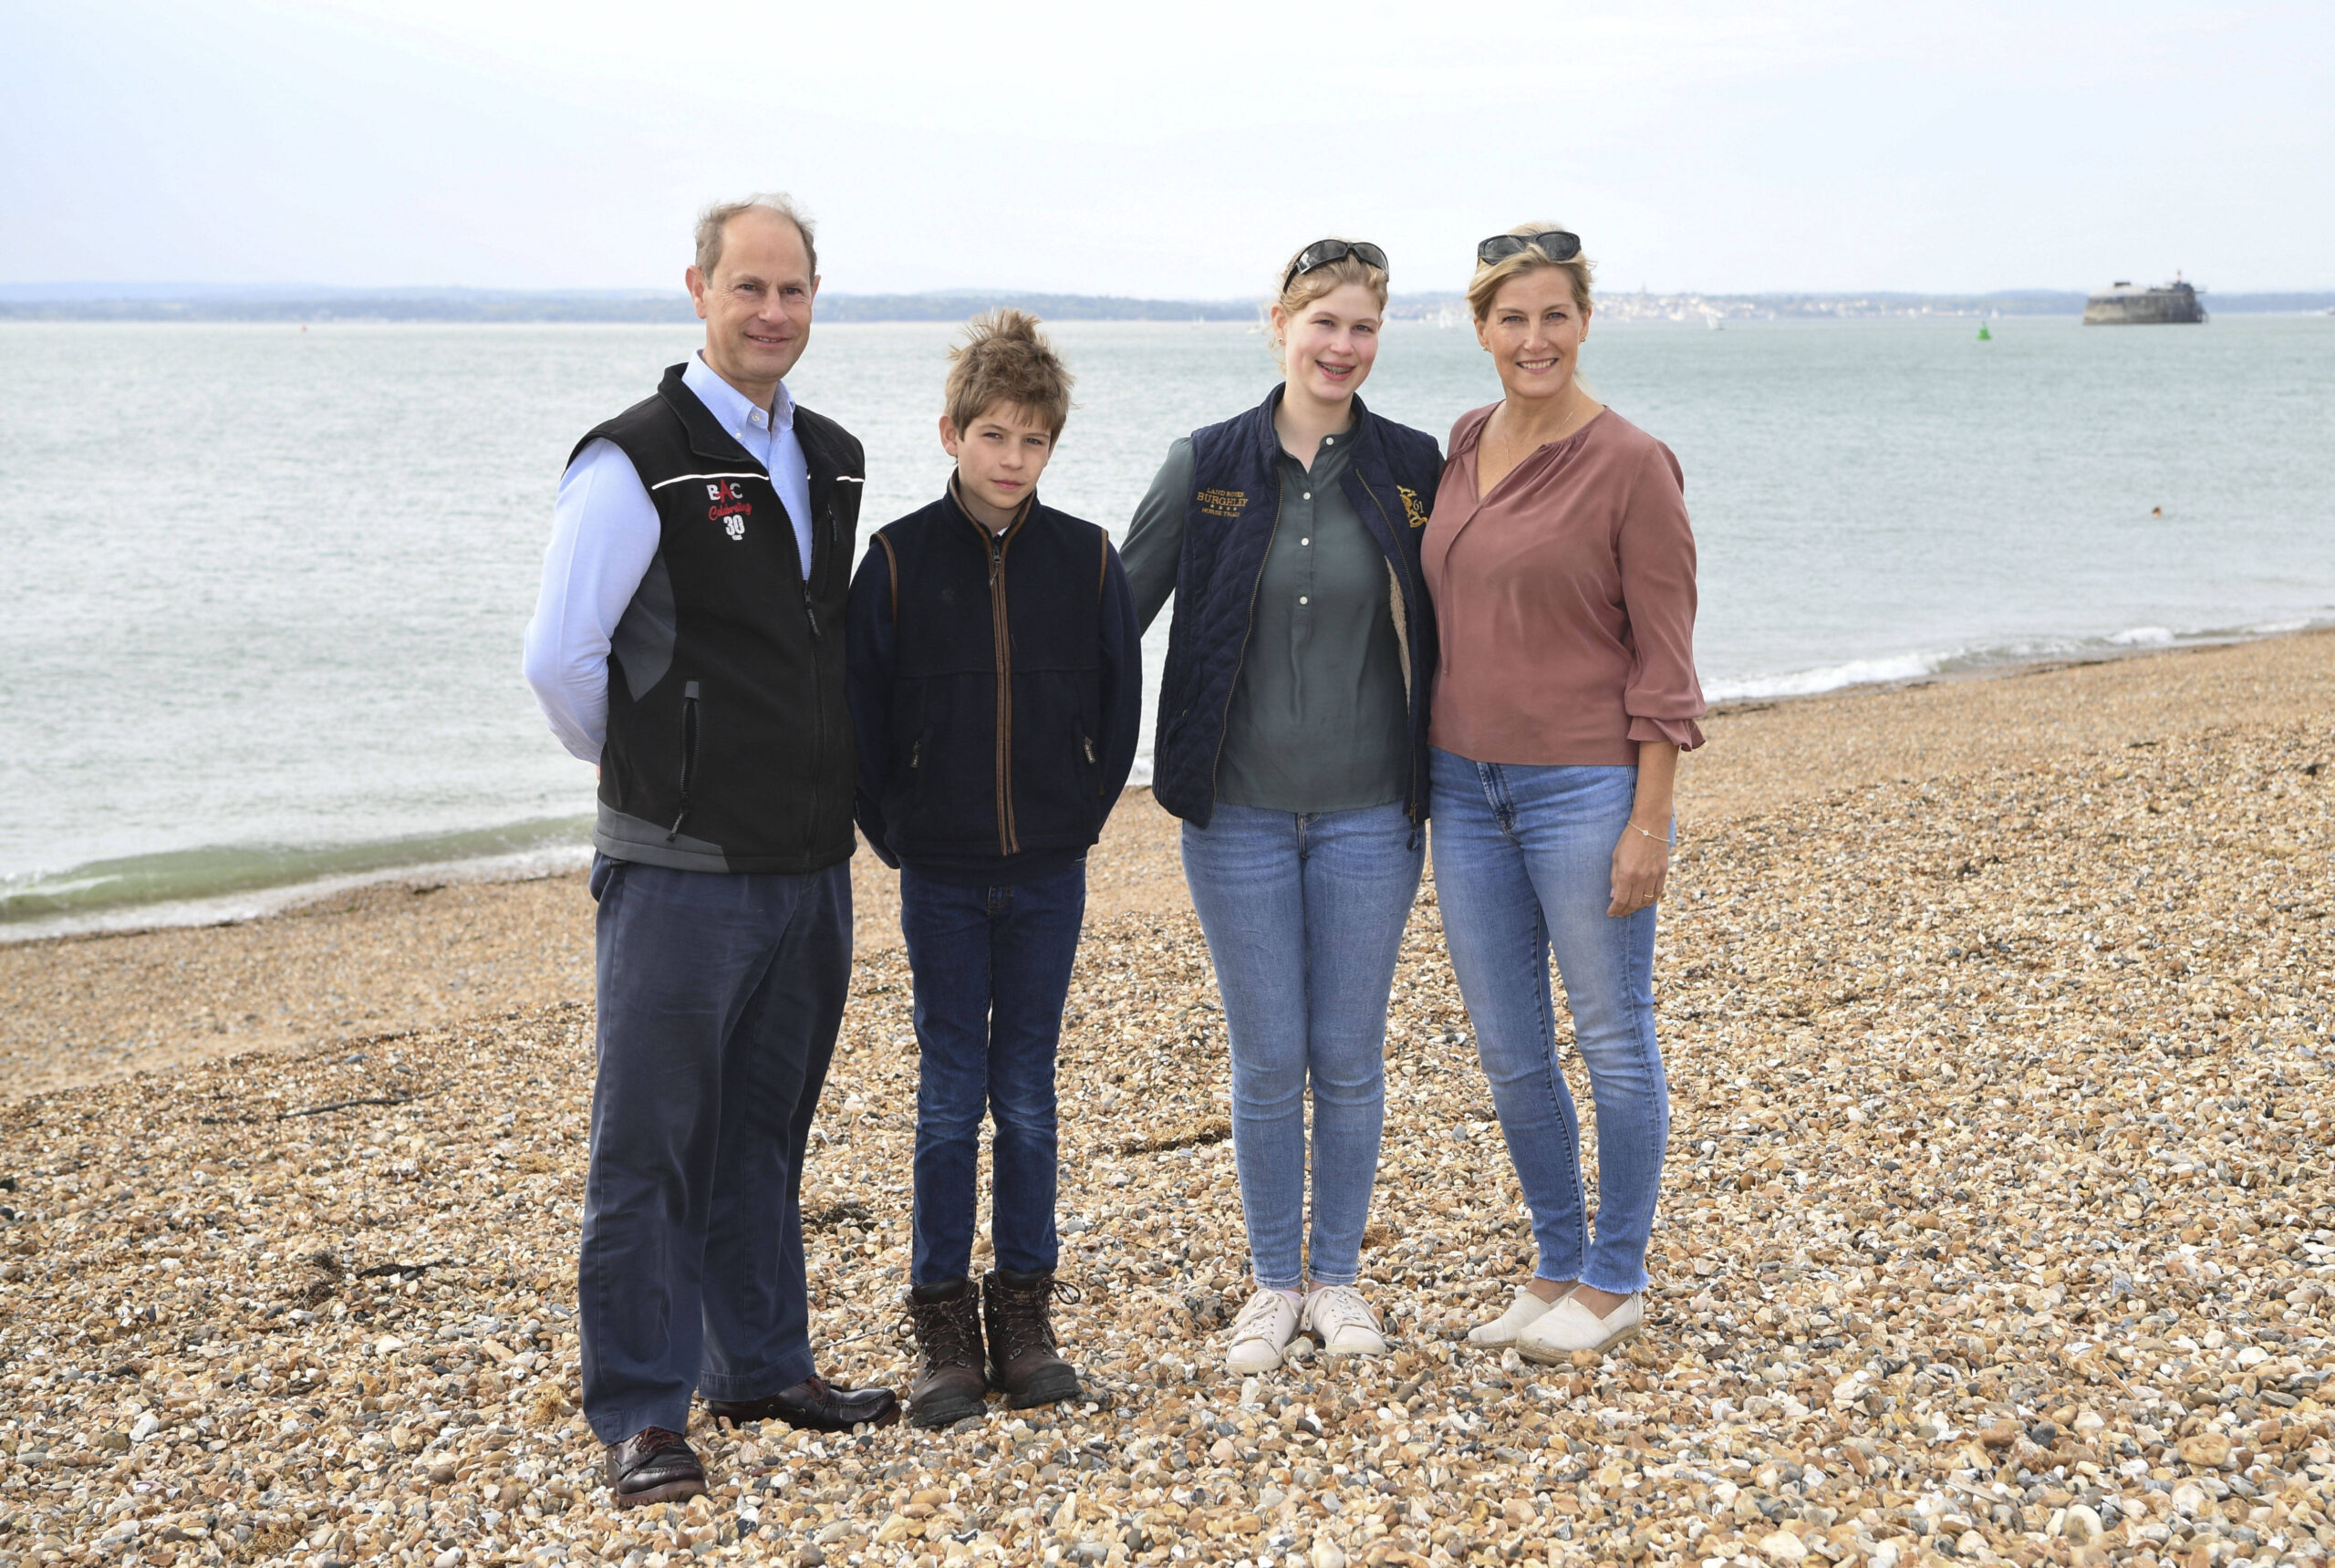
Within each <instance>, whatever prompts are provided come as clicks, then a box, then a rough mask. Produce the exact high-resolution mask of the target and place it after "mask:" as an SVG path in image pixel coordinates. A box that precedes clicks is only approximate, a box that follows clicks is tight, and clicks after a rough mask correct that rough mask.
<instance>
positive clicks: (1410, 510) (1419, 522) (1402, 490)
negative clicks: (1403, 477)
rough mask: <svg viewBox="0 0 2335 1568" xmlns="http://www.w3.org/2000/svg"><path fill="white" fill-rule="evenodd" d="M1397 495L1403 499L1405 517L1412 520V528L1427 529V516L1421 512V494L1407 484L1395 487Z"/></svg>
mask: <svg viewBox="0 0 2335 1568" xmlns="http://www.w3.org/2000/svg"><path fill="white" fill-rule="evenodd" d="M1395 493H1396V494H1397V495H1399V496H1401V497H1402V498H1403V515H1404V516H1406V517H1407V518H1409V519H1410V522H1411V526H1412V527H1414V528H1424V527H1426V526H1427V514H1426V513H1424V512H1422V511H1420V510H1419V493H1418V492H1417V491H1416V490H1413V489H1412V488H1411V487H1410V486H1409V485H1407V484H1398V485H1396V486H1395Z"/></svg>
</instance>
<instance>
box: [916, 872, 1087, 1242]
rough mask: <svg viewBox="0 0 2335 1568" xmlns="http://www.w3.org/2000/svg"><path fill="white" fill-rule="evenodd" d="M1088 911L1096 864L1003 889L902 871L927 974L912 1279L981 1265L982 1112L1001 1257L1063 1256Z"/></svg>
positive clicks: (919, 1004)
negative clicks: (1058, 1051) (1072, 1070)
mask: <svg viewBox="0 0 2335 1568" xmlns="http://www.w3.org/2000/svg"><path fill="white" fill-rule="evenodd" d="M1085 913H1086V867H1085V865H1084V862H1081V863H1080V864H1079V865H1076V866H1074V867H1071V868H1070V869H1069V870H1067V871H1059V872H1056V873H1054V874H1053V875H1052V876H1049V877H1035V878H1033V879H1032V880H1029V881H1025V882H1019V883H1014V884H1012V885H1010V886H1001V887H995V888H979V887H965V886H961V885H959V884H956V883H951V882H943V881H939V880H937V879H936V878H933V877H923V876H918V874H917V873H916V872H915V871H914V870H912V869H909V868H907V867H903V868H902V869H901V872H900V934H901V936H902V937H904V938H905V939H906V940H907V942H908V968H909V970H910V971H912V973H913V974H914V976H915V981H916V1038H917V1048H918V1051H919V1052H921V1053H922V1057H923V1060H922V1062H921V1064H920V1068H919V1071H918V1082H917V1096H916V1211H915V1225H914V1229H915V1246H914V1250H913V1251H912V1252H911V1254H910V1256H909V1261H908V1282H909V1283H911V1284H917V1285H933V1284H939V1283H941V1282H944V1281H948V1280H952V1279H959V1278H962V1277H964V1276H966V1275H969V1274H970V1273H971V1272H972V1262H973V1215H974V1208H975V1192H974V1183H975V1175H976V1171H977V1168H978V1167H979V1163H980V1156H981V1114H982V1112H983V1110H984V1109H986V1110H987V1112H988V1113H989V1115H990V1116H991V1119H992V1120H993V1121H994V1123H995V1125H996V1131H995V1132H994V1134H993V1135H992V1136H991V1140H990V1150H991V1173H990V1242H991V1247H992V1248H993V1249H994V1250H995V1252H996V1257H997V1266H998V1267H999V1268H1001V1269H1004V1270H1009V1271H1012V1272H1016V1273H1045V1272H1051V1271H1052V1270H1053V1266H1054V1261H1055V1257H1056V1245H1055V1237H1054V1144H1055V1138H1054V1046H1055V1044H1056V1043H1057V1042H1058V1041H1059V1040H1060V1039H1061V1036H1062V1009H1063V1002H1064V998H1066V997H1067V996H1068V995H1069V994H1070V965H1071V961H1072V959H1074V957H1076V956H1077V952H1078V929H1079V923H1080V921H1081V920H1082V919H1084V916H1085Z"/></svg>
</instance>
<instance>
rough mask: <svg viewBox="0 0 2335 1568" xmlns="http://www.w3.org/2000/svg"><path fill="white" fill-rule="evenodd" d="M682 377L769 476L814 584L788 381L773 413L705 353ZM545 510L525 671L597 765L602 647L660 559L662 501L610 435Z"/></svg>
mask: <svg viewBox="0 0 2335 1568" xmlns="http://www.w3.org/2000/svg"><path fill="white" fill-rule="evenodd" d="M681 385H682V386H684V387H687V388H688V389H690V392H691V393H693V394H695V396H696V398H697V400H698V401H699V402H700V403H703V404H704V405H705V407H706V410H707V411H709V412H710V413H711V414H712V415H713V417H714V418H715V419H717V420H719V421H721V428H722V429H724V430H726V431H729V432H730V433H731V435H732V436H733V437H735V438H736V439H737V441H738V444H739V445H741V446H742V447H744V448H745V449H746V451H747V452H749V453H750V454H752V457H753V458H754V459H755V461H757V462H760V463H761V464H762V465H763V469H764V470H765V471H767V472H769V474H770V478H771V484H772V486H773V488H774V489H776V490H777V492H778V499H779V500H780V502H781V503H782V504H784V506H785V507H786V516H787V521H789V522H790V523H792V524H794V548H795V550H796V552H797V553H798V554H799V555H800V556H801V557H802V563H803V576H804V580H805V581H807V580H809V578H810V576H811V470H810V465H809V464H808V463H807V462H804V457H803V443H802V442H801V441H797V440H796V439H795V436H794V397H793V396H792V395H791V394H790V393H789V392H788V391H787V389H786V383H785V382H784V381H782V382H780V383H779V386H778V394H777V396H776V397H775V398H774V399H773V400H772V407H771V408H770V409H768V410H763V409H758V408H756V407H755V406H754V405H753V404H752V402H750V401H748V400H747V399H746V395H745V394H744V393H743V392H741V391H739V390H738V389H737V388H735V387H733V386H732V385H731V384H730V383H729V382H727V381H725V380H723V379H721V377H720V376H718V375H716V374H715V373H714V372H713V370H712V369H711V367H709V366H708V365H707V364H706V362H705V359H704V357H703V356H702V355H699V354H692V355H691V356H690V362H689V365H688V368H687V369H684V370H683V371H682V372H681ZM551 516H552V524H551V547H550V548H549V549H548V550H546V551H545V552H544V581H543V589H542V591H541V593H540V594H539V595H538V596H537V597H536V599H535V613H534V618H531V619H530V620H529V621H528V622H527V640H526V651H525V654H524V660H523V664H522V670H523V673H524V674H525V676H526V678H527V684H528V685H529V686H530V687H532V688H533V689H534V693H535V701H536V703H537V704H538V705H540V706H541V707H542V709H543V711H544V717H545V719H546V720H547V721H549V722H550V724H551V732H552V733H553V734H555V735H556V736H558V737H559V743H560V744H561V745H563V746H566V748H567V749H568V751H569V752H570V753H574V754H575V755H576V756H578V757H581V758H583V759H584V760H585V761H586V762H587V763H597V762H598V761H599V760H600V752H601V749H602V748H603V747H604V746H605V745H606V743H607V732H608V648H609V646H610V644H611V643H612V641H613V640H614V639H615V637H616V631H617V622H618V621H620V620H622V619H623V618H624V612H625V611H626V610H627V609H628V608H629V607H630V606H631V604H632V596H633V595H634V593H636V592H637V591H638V589H639V587H640V579H641V578H643V577H645V576H648V575H649V563H650V562H652V561H654V560H655V559H656V558H657V545H658V540H659V536H660V535H661V529H660V527H659V524H658V521H657V503H656V502H655V501H653V500H651V499H650V498H649V487H648V486H647V485H645V484H643V483H641V482H640V475H639V473H638V472H636V471H635V470H634V468H633V466H632V460H631V459H630V458H628V457H627V456H625V454H624V452H623V451H622V450H621V449H620V448H618V447H617V444H616V443H615V442H614V441H605V440H603V441H594V442H592V443H591V444H590V445H589V446H587V447H586V448H585V449H584V450H583V451H582V452H577V453H576V461H575V462H571V463H569V464H568V465H567V472H566V474H565V475H564V476H563V477H562V478H561V479H560V482H559V497H558V499H557V500H556V501H555V502H554V503H553V504H552V514H551Z"/></svg>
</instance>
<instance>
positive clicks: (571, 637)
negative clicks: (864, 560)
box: [526, 195, 898, 1506]
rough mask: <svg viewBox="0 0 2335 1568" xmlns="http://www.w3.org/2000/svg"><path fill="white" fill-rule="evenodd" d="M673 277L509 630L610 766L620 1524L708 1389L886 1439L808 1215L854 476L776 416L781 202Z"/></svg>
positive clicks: (610, 1459) (798, 321)
mask: <svg viewBox="0 0 2335 1568" xmlns="http://www.w3.org/2000/svg"><path fill="white" fill-rule="evenodd" d="M687 276H688V283H689V289H690V298H691V299H693V300H694V301H695V302H696V306H697V313H698V315H699V316H700V317H702V318H703V319H704V321H705V347H704V348H702V349H701V350H700V351H699V353H698V354H697V355H696V356H695V357H693V358H691V359H690V361H689V362H688V363H687V364H684V365H676V366H674V367H672V368H671V369H669V370H667V371H666V372H665V379H664V382H663V384H662V385H661V386H659V388H658V389H657V394H656V395H655V396H654V397H651V398H649V399H648V400H645V401H642V402H640V403H638V404H635V405H634V406H633V407H632V408H630V409H628V410H625V411H624V412H623V413H621V414H619V415H617V417H616V418H615V419H613V420H610V421H607V423H606V424H603V425H601V426H599V427H598V428H597V429H596V430H594V431H591V432H590V433H589V434H588V435H586V437H585V438H584V440H583V441H581V442H580V443H579V444H578V445H577V447H576V452H575V453H574V455H573V456H572V457H571V458H570V459H569V461H568V466H567V473H566V478H565V479H563V480H562V481H561V483H560V487H559V499H558V502H557V504H556V505H555V509H554V512H553V529H552V542H551V548H550V551H549V552H548V554H547V556H546V557H545V563H544V583H543V592H542V597H540V599H539V600H538V601H537V603H536V607H535V614H534V620H533V621H532V622H530V623H529V625H528V628H527V646H526V676H527V682H528V684H529V685H530V686H532V687H533V688H534V692H535V697H536V701H538V702H540V703H541V704H542V707H543V710H544V713H545V717H546V718H547V719H548V720H549V721H550V722H551V727H552V731H553V732H554V733H555V734H556V735H557V736H558V737H559V739H560V740H561V742H563V743H564V744H565V745H566V747H567V749H568V750H569V751H570V752H572V753H575V754H576V755H577V756H578V757H581V758H584V759H585V760H586V761H587V762H593V763H597V764H598V766H599V777H600V792H599V819H598V822H597V826H595V828H594V831H593V836H592V837H593V846H594V849H595V851H596V853H595V855H594V857H593V865H592V882H591V887H592V895H593V897H594V898H596V899H597V900H598V902H599V910H598V917H597V933H596V947H597V974H598V992H599V1035H598V1040H597V1052H598V1059H599V1063H598V1065H599V1071H598V1077H597V1082H596V1084H595V1085H594V1090H593V1096H592V1145H591V1155H590V1165H589V1170H588V1175H587V1178H586V1189H585V1199H584V1237H583V1255H582V1259H581V1262H580V1265H579V1267H578V1270H577V1295H578V1298H579V1300H578V1304H579V1306H580V1309H581V1314H582V1327H583V1363H584V1366H583V1371H584V1414H585V1417H586V1419H588V1420H589V1421H590V1422H591V1424H592V1429H593V1430H594V1431H595V1432H596V1433H597V1434H598V1435H599V1438H600V1440H601V1441H602V1442H604V1443H606V1444H607V1446H608V1456H607V1479H608V1486H609V1489H610V1490H611V1491H612V1492H613V1493H614V1494H615V1500H616V1501H617V1504H618V1505H619V1506H631V1505H636V1504H640V1503H649V1502H662V1501H669V1500H672V1499H675V1498H681V1497H689V1496H692V1495H694V1494H696V1493H699V1492H701V1491H703V1490H705V1473H704V1470H703V1469H702V1467H701V1466H700V1464H699V1462H698V1459H697V1456H696V1454H695V1453H694V1452H693V1451H691V1449H690V1446H689V1444H688V1443H687V1442H686V1441H685V1440H684V1439H683V1438H682V1436H681V1434H682V1433H683V1432H685V1431H686V1430H687V1429H688V1425H689V1411H690V1398H691V1397H692V1395H693V1394H694V1393H696V1392H698V1391H700V1390H701V1391H702V1392H703V1393H704V1394H705V1396H706V1398H707V1400H708V1401H709V1403H710V1404H711V1407H712V1410H713V1413H714V1415H715V1416H716V1417H718V1418H721V1419H727V1420H732V1421H757V1420H763V1419H768V1418H773V1417H775V1418H777V1419H781V1420H785V1421H789V1422H792V1423H793V1424H794V1425H796V1426H802V1427H811V1428H820V1429H824V1430H841V1429H845V1428H850V1427H852V1426H855V1425H856V1424H858V1423H861V1422H875V1423H878V1424H881V1423H884V1422H888V1421H891V1420H893V1419H896V1418H897V1417H898V1402H897V1401H896V1400H895V1399H894V1397H893V1396H892V1394H891V1393H890V1391H889V1390H887V1389H881V1388H875V1389H865V1390H851V1389H843V1388H835V1387H833V1386H829V1385H828V1384H826V1383H825V1382H824V1381H823V1380H822V1379H821V1378H819V1377H818V1376H817V1375H816V1373H815V1369H814V1367H813V1365H812V1359H811V1346H810V1338H809V1333H808V1328H809V1311H808V1303H807V1301H806V1299H805V1294H804V1277H803V1229H802V1215H801V1209H800V1199H801V1195H802V1179H803V1157H804V1145H805V1142H806V1140H807V1139H808V1137H809V1134H810V1128H811V1117H812V1114H813V1112H814V1111H815V1108H816V1107H817V1105H818V1100H819V1089H820V1085H821V1084H822V1083H823V1082H824V1081H825V1076H826V1071H827V1064H828V1061H829V1059H830V1057H831V1056H832V1055H833V1053H834V1050H835V1031H836V1028H837V1026H838V1024H839V1023H841V1021H842V1017H843V1006H844V995H845V989H846V981H847V978H848V973H849V970H850V966H851V879H850V867H849V865H848V861H849V859H850V856H851V852H852V848H853V836H852V792H853V785H854V757H853V748H852V732H851V718H850V714H849V711H847V709H846V706H845V699H844V668H843V659H844V637H843V621H844V607H845V602H846V597H847V589H848V579H849V576H850V570H851V562H852V553H853V549H852V547H853V543H854V538H855V535H856V530H857V524H858V520H859V496H860V490H861V486H862V483H863V480H864V466H865V465H864V460H863V458H862V455H861V452H860V445H859V442H858V441H856V440H854V439H853V438H852V437H851V435H850V434H849V433H848V432H846V431H845V430H844V429H843V428H842V427H841V426H839V425H837V424H835V422H834V421H831V420H826V419H823V418H821V417H820V416H819V415H817V414H815V413H813V412H811V411H810V410H808V409H802V408H797V407H796V406H795V405H794V400H792V398H790V397H789V396H788V393H787V389H786V384H785V379H784V378H785V376H786V374H787V372H788V371H790V370H792V369H794V363H795V361H796V360H797V359H798V358H801V357H802V354H803V349H804V345H805V344H806V343H807V342H808V340H809V338H810V332H811V312H812V304H813V301H814V300H815V297H816V296H817V294H818V288H819V278H818V265H817V253H816V251H815V249H814V244H813V237H812V229H811V224H810V223H809V222H808V221H807V220H806V219H805V218H804V216H803V215H802V214H801V213H798V212H797V211H796V210H795V209H794V205H793V203H792V202H790V201H789V200H788V199H787V198H786V197H784V196H774V195H765V196H754V197H751V198H749V199H748V200H746V201H743V202H727V203H723V204H721V205H718V206H714V207H711V208H709V209H708V210H707V211H706V213H704V215H703V216H702V217H701V218H700V221H699V223H698V229H697V260H696V265H692V266H691V267H690V269H689V272H688V275H687Z"/></svg>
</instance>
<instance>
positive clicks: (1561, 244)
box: [1282, 229, 1581, 288]
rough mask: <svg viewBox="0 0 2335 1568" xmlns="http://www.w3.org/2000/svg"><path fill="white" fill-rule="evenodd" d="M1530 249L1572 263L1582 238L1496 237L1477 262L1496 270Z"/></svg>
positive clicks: (1551, 234)
mask: <svg viewBox="0 0 2335 1568" xmlns="http://www.w3.org/2000/svg"><path fill="white" fill-rule="evenodd" d="M1527 247H1531V248H1532V249H1537V250H1538V251H1539V252H1540V253H1541V254H1542V255H1544V256H1547V257H1548V258H1549V259H1550V260H1551V261H1552V262H1569V261H1571V260H1572V258H1573V257H1575V256H1577V255H1579V254H1581V236H1580V235H1579V234H1568V233H1566V232H1565V231H1564V230H1562V229H1542V230H1541V232H1540V233H1539V234H1494V235H1493V236H1492V237H1491V238H1490V239H1488V240H1486V241H1485V242H1484V243H1483V244H1479V245H1478V246H1477V247H1476V259H1477V260H1478V261H1479V262H1481V263H1482V264H1483V265H1486V266H1496V265H1499V264H1500V263H1501V262H1504V261H1506V260H1507V259H1508V258H1509V257H1510V256H1512V255H1515V254H1518V253H1519V252H1520V251H1522V250H1525V249H1526V248H1527ZM1287 286H1288V285H1286V284H1283V285H1282V287H1284V288H1286V287H1287Z"/></svg>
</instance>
